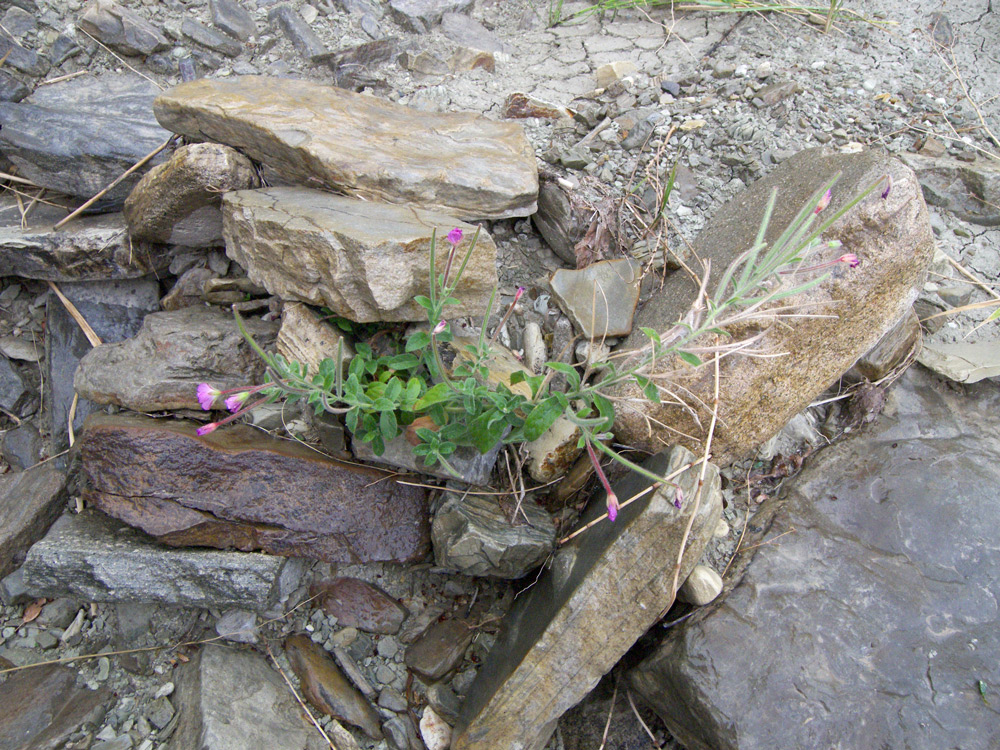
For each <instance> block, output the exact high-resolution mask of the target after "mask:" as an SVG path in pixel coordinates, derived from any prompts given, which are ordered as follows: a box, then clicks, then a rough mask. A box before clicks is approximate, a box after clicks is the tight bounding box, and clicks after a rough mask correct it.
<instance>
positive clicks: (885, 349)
mask: <svg viewBox="0 0 1000 750" xmlns="http://www.w3.org/2000/svg"><path fill="white" fill-rule="evenodd" d="M919 349H920V320H919V319H918V318H917V314H916V313H915V312H913V308H910V309H909V310H908V311H907V313H906V314H905V315H904V316H903V318H902V320H900V321H899V322H898V323H896V325H894V326H893V327H892V328H890V329H889V330H888V331H887V332H886V334H885V335H884V336H883V337H882V338H880V339H879V340H878V343H877V344H875V346H873V347H872V348H871V351H869V352H868V353H867V354H865V356H863V357H862V358H861V359H859V360H858V361H857V362H855V363H854V367H852V368H851V369H850V371H849V372H848V373H847V376H848V377H852V379H854V378H857V379H860V378H864V379H866V380H869V381H872V382H874V381H876V380H880V379H881V378H884V377H885V376H886V375H888V374H889V373H891V372H892V371H893V370H895V369H896V368H897V367H901V366H902V365H903V363H904V362H906V359H907V357H909V356H910V355H911V354H913V353H914V352H915V351H917V350H919Z"/></svg>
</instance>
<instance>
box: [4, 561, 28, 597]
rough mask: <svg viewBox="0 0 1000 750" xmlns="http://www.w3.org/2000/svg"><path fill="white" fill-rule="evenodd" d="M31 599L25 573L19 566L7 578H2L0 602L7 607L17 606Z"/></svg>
mask: <svg viewBox="0 0 1000 750" xmlns="http://www.w3.org/2000/svg"><path fill="white" fill-rule="evenodd" d="M30 601H31V595H30V594H28V589H27V587H26V586H25V585H24V573H23V572H22V570H21V568H18V569H17V570H15V571H14V572H13V573H11V574H10V575H8V576H7V577H6V578H2V579H0V602H2V603H3V605H4V606H5V607H16V606H18V605H19V604H27V603H28V602H30Z"/></svg>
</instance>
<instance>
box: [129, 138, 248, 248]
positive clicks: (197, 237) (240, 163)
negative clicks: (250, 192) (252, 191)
mask: <svg viewBox="0 0 1000 750" xmlns="http://www.w3.org/2000/svg"><path fill="white" fill-rule="evenodd" d="M259 184H260V180H259V178H258V177H257V171H256V170H255V169H254V166H253V164H252V163H251V162H250V160H249V159H247V158H246V157H245V156H243V154H241V153H239V152H238V151H235V150H233V149H231V148H229V147H228V146H221V145H219V144H218V143H193V144H191V145H189V146H181V147H180V148H179V149H177V150H176V151H175V152H174V154H173V156H171V157H170V160H169V161H167V162H166V163H164V164H159V165H157V166H156V167H153V169H151V170H150V171H149V172H148V173H147V174H146V176H145V177H143V178H142V180H141V181H140V182H139V184H138V185H136V186H135V189H134V190H133V191H132V193H131V195H129V197H128V200H126V201H125V210H124V215H125V220H126V221H127V222H128V227H129V231H130V232H131V234H132V238H133V239H136V238H138V239H142V240H148V241H150V242H161V243H169V244H173V245H184V246H185V247H209V246H211V245H221V244H222V242H221V240H222V210H221V205H222V194H223V193H226V192H229V191H231V190H246V189H248V188H255V187H258V186H259Z"/></svg>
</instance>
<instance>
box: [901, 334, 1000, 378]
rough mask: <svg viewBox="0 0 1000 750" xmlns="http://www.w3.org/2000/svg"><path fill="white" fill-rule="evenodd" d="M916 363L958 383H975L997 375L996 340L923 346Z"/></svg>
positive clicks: (999, 365) (999, 361) (999, 352)
mask: <svg viewBox="0 0 1000 750" xmlns="http://www.w3.org/2000/svg"><path fill="white" fill-rule="evenodd" d="M917 362H919V363H920V364H922V365H923V366H924V367H927V368H929V369H931V370H934V372H936V373H938V374H940V375H943V376H944V377H946V378H949V379H950V380H954V381H956V382H958V383H978V382H979V381H980V380H983V379H984V378H995V377H998V376H1000V346H998V345H997V342H996V341H959V342H956V343H953V344H943V343H937V342H935V341H932V342H927V343H925V344H924V345H923V346H922V347H921V349H920V352H919V353H918V354H917Z"/></svg>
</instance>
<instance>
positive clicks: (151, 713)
mask: <svg viewBox="0 0 1000 750" xmlns="http://www.w3.org/2000/svg"><path fill="white" fill-rule="evenodd" d="M147 718H148V719H149V723H150V724H152V725H153V726H154V727H156V728H157V729H160V730H162V729H164V728H165V727H166V726H167V724H169V723H170V720H171V719H172V718H174V705H173V704H172V703H171V702H170V699H169V698H168V697H166V696H165V695H164V696H161V697H159V698H156V699H155V700H153V702H152V703H150V705H149V709H148V715H147Z"/></svg>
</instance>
